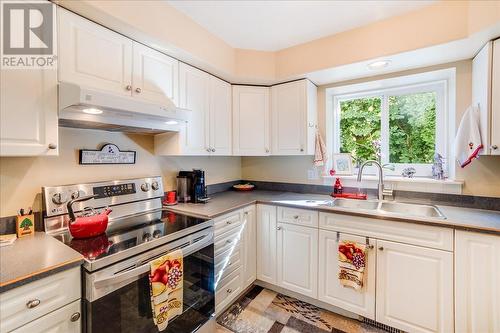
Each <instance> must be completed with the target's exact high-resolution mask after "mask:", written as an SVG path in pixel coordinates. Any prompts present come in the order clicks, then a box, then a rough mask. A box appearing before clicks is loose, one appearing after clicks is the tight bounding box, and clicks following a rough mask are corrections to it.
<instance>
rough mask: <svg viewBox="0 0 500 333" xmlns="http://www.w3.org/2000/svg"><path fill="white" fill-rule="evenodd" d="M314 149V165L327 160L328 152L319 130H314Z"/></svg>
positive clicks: (320, 164)
mask: <svg viewBox="0 0 500 333" xmlns="http://www.w3.org/2000/svg"><path fill="white" fill-rule="evenodd" d="M315 141H316V142H315V144H316V146H315V149H314V165H315V166H324V165H325V164H326V161H327V160H328V152H327V151H326V145H325V142H324V141H323V138H322V137H321V134H320V133H319V130H318V131H316V140H315Z"/></svg>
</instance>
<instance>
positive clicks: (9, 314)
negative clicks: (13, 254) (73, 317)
mask: <svg viewBox="0 0 500 333" xmlns="http://www.w3.org/2000/svg"><path fill="white" fill-rule="evenodd" d="M80 297H81V284H80V267H75V268H72V269H70V270H67V271H64V272H60V273H57V274H54V275H51V276H49V277H46V278H43V279H41V280H38V281H35V282H32V283H29V284H26V285H24V286H21V287H19V288H15V289H12V290H9V291H7V292H5V293H2V294H0V331H1V332H9V331H11V330H13V329H15V328H18V327H20V326H22V325H24V324H26V323H29V322H31V321H33V320H35V319H37V318H40V317H42V316H43V315H45V314H47V313H49V312H51V311H54V310H55V309H58V308H60V307H62V306H64V305H66V304H69V303H71V302H73V301H75V300H77V299H79V298H80ZM28 304H31V307H28Z"/></svg>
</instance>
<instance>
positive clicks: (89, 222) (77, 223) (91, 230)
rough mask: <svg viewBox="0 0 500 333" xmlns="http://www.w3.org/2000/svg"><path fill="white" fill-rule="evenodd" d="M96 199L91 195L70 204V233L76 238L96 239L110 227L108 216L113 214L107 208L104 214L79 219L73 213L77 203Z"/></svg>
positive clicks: (84, 216)
mask: <svg viewBox="0 0 500 333" xmlns="http://www.w3.org/2000/svg"><path fill="white" fill-rule="evenodd" d="M95 197H96V196H95V195H89V196H86V197H80V198H77V199H74V200H71V201H69V202H68V204H67V208H68V215H69V232H70V233H71V236H73V237H74V238H89V237H95V236H98V235H100V234H103V233H104V232H105V231H106V228H107V227H108V215H109V213H111V209H109V208H106V209H105V210H104V211H103V212H102V213H98V214H91V215H83V216H79V217H76V216H75V213H74V212H73V204H74V203H75V202H80V201H87V200H89V199H93V198H95Z"/></svg>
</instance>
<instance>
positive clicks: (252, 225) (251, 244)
mask: <svg viewBox="0 0 500 333" xmlns="http://www.w3.org/2000/svg"><path fill="white" fill-rule="evenodd" d="M241 215H242V217H241V221H242V225H243V244H242V248H243V253H244V254H245V255H244V256H243V263H242V265H243V288H246V287H248V286H250V285H251V284H252V283H253V282H254V281H255V279H256V278H257V246H256V244H257V225H256V221H255V206H254V205H252V206H250V207H247V208H244V209H243V211H242V212H241Z"/></svg>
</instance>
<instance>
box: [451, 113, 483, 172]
mask: <svg viewBox="0 0 500 333" xmlns="http://www.w3.org/2000/svg"><path fill="white" fill-rule="evenodd" d="M481 149H483V143H482V141H481V131H480V127H479V108H478V107H477V106H470V107H469V108H468V109H467V111H465V114H464V116H463V117H462V120H461V121H460V126H459V127H458V131H457V136H456V137H455V159H456V160H457V162H458V164H460V166H461V167H462V168H464V167H466V166H467V165H469V164H470V162H472V160H473V159H474V158H477V155H478V154H479V152H480V151H481Z"/></svg>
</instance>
